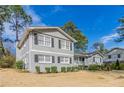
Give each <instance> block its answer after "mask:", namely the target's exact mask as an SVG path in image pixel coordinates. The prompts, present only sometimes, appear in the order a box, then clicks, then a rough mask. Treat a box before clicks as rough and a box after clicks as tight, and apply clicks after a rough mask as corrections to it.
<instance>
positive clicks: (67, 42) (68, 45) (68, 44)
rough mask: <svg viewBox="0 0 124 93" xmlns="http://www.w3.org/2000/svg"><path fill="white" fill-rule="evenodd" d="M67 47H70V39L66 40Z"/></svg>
mask: <svg viewBox="0 0 124 93" xmlns="http://www.w3.org/2000/svg"><path fill="white" fill-rule="evenodd" d="M66 49H68V50H69V49H70V42H69V41H66Z"/></svg>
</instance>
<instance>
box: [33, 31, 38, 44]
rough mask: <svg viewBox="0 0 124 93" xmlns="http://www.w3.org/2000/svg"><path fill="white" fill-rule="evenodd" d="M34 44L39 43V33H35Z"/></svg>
mask: <svg viewBox="0 0 124 93" xmlns="http://www.w3.org/2000/svg"><path fill="white" fill-rule="evenodd" d="M34 44H35V45H38V37H37V33H34Z"/></svg>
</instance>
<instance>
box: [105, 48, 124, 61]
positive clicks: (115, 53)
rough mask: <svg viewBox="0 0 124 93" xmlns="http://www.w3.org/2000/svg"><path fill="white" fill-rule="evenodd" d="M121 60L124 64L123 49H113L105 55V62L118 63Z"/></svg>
mask: <svg viewBox="0 0 124 93" xmlns="http://www.w3.org/2000/svg"><path fill="white" fill-rule="evenodd" d="M117 60H119V61H120V62H124V49H123V48H113V49H111V50H110V51H109V52H107V53H106V54H105V59H104V63H105V62H110V63H111V62H116V61H117Z"/></svg>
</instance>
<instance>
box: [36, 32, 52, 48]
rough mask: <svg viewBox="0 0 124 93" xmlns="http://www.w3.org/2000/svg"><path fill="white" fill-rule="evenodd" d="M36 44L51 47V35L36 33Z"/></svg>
mask: <svg viewBox="0 0 124 93" xmlns="http://www.w3.org/2000/svg"><path fill="white" fill-rule="evenodd" d="M38 44H39V45H41V46H46V47H51V36H47V35H42V34H38Z"/></svg>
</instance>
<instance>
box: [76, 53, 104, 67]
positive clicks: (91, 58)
mask: <svg viewBox="0 0 124 93" xmlns="http://www.w3.org/2000/svg"><path fill="white" fill-rule="evenodd" d="M103 59H104V55H103V54H102V53H100V52H98V51H94V52H91V53H75V55H74V61H75V64H76V65H84V66H89V65H93V64H97V65H102V64H103Z"/></svg>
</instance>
